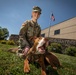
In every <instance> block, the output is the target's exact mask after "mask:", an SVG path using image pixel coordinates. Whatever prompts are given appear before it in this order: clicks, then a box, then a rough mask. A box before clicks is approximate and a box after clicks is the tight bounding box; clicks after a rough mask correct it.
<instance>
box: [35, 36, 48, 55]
mask: <svg viewBox="0 0 76 75" xmlns="http://www.w3.org/2000/svg"><path fill="white" fill-rule="evenodd" d="M47 43H48V40H47V39H46V38H44V37H38V38H36V39H35V40H34V46H35V49H36V51H35V53H38V54H44V53H45V51H46V50H45V48H46V46H47Z"/></svg>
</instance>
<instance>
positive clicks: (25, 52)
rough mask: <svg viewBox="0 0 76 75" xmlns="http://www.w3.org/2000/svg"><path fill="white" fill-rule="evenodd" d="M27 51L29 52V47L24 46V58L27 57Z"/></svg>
mask: <svg viewBox="0 0 76 75" xmlns="http://www.w3.org/2000/svg"><path fill="white" fill-rule="evenodd" d="M29 50H30V47H29V46H26V47H25V48H24V50H23V54H24V56H26V55H27V53H28V51H29Z"/></svg>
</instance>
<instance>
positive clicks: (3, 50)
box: [0, 44, 76, 75]
mask: <svg viewBox="0 0 76 75" xmlns="http://www.w3.org/2000/svg"><path fill="white" fill-rule="evenodd" d="M12 47H15V46H12V45H5V44H0V75H40V68H37V67H36V66H35V65H34V64H30V67H31V71H30V73H29V74H25V73H24V72H23V63H24V62H23V61H24V60H23V59H22V58H19V57H18V56H17V55H16V54H13V53H10V52H8V51H7V50H8V49H9V48H12ZM55 55H56V56H57V57H58V59H59V61H60V62H61V64H62V66H63V68H60V69H58V70H57V71H55V70H53V69H52V68H50V67H49V66H48V70H49V72H50V74H48V75H76V57H72V56H68V55H63V54H58V53H55Z"/></svg>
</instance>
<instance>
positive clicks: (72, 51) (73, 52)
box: [65, 46, 76, 56]
mask: <svg viewBox="0 0 76 75" xmlns="http://www.w3.org/2000/svg"><path fill="white" fill-rule="evenodd" d="M65 54H68V55H71V56H76V47H73V46H72V47H68V48H66V49H65Z"/></svg>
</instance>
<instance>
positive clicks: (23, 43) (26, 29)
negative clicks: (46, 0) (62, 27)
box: [19, 6, 42, 55]
mask: <svg viewBox="0 0 76 75" xmlns="http://www.w3.org/2000/svg"><path fill="white" fill-rule="evenodd" d="M41 11H42V10H41V8H40V7H38V6H35V7H33V9H32V16H31V18H32V19H31V20H27V21H25V22H24V23H23V24H22V27H21V29H20V32H19V40H20V47H21V49H22V50H23V51H24V52H23V54H24V55H26V53H27V52H28V50H29V49H30V48H31V47H32V45H33V41H32V38H33V37H39V36H40V34H41V28H40V25H38V23H37V20H38V18H39V17H40V14H41Z"/></svg>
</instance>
